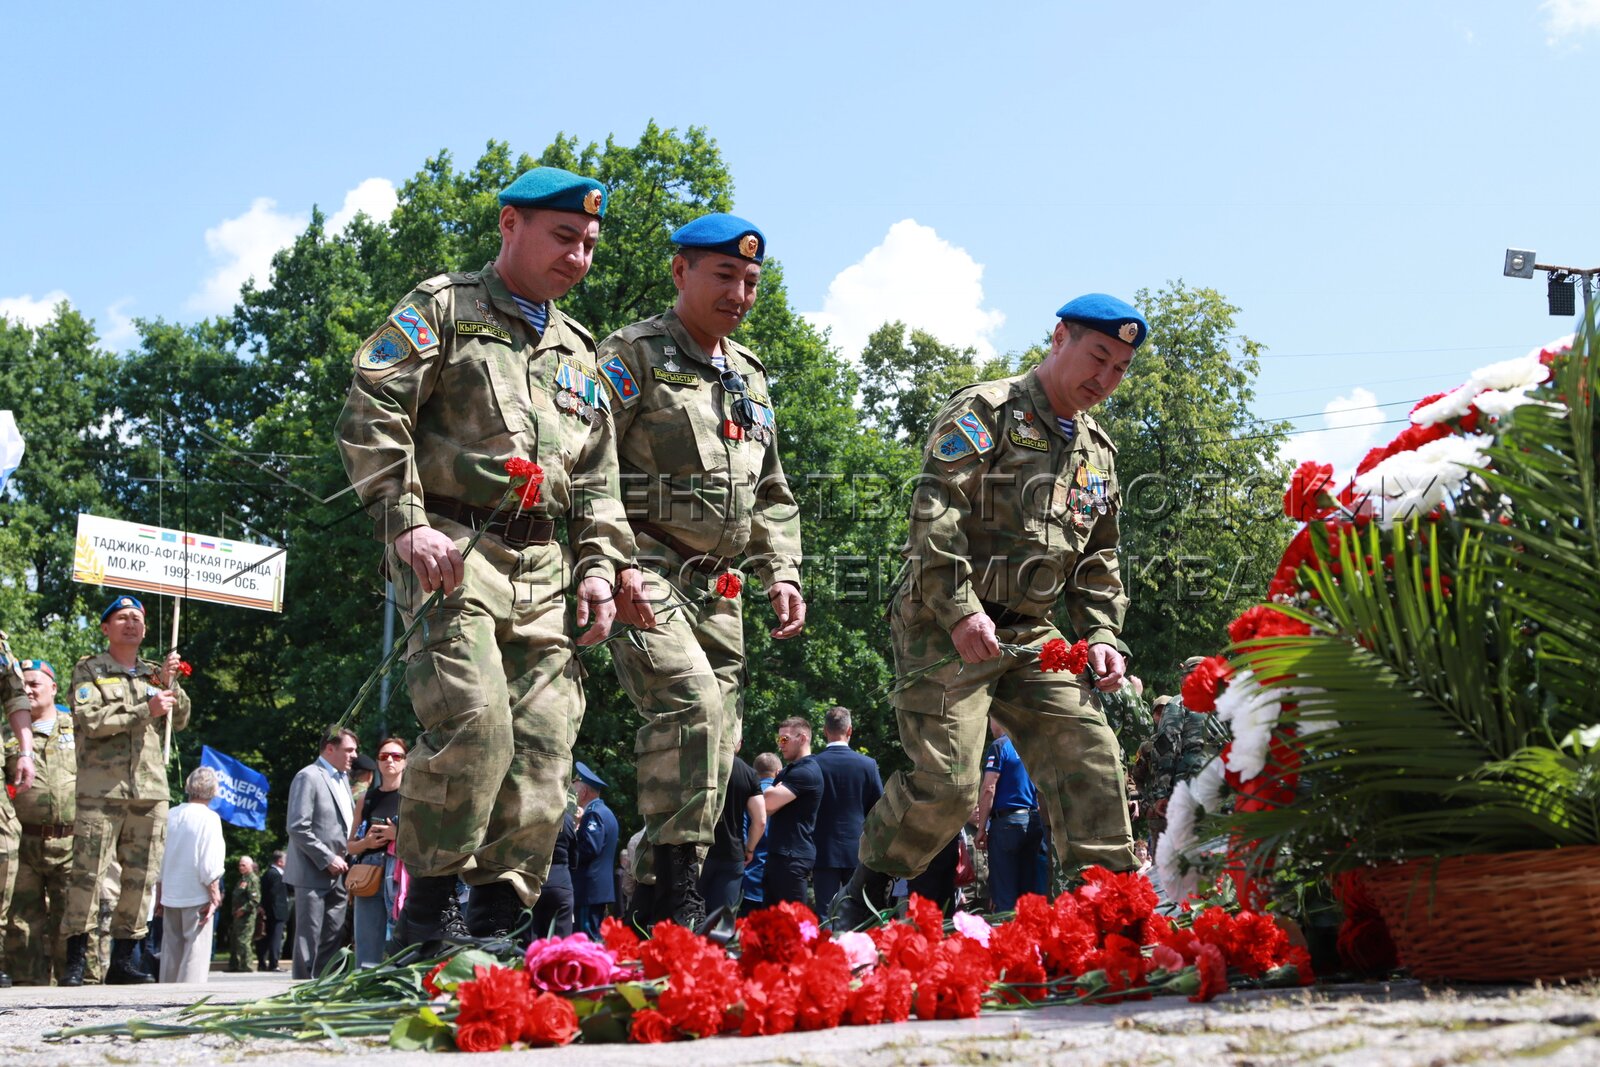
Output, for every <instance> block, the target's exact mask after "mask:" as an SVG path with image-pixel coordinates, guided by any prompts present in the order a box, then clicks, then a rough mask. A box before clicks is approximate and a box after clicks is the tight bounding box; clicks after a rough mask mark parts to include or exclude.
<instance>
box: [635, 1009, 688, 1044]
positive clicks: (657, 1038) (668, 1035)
mask: <svg viewBox="0 0 1600 1067" xmlns="http://www.w3.org/2000/svg"><path fill="white" fill-rule="evenodd" d="M676 1038H677V1035H676V1034H674V1033H673V1032H672V1023H671V1022H670V1021H669V1020H668V1019H667V1017H666V1016H665V1015H662V1014H661V1013H660V1012H659V1011H656V1010H655V1009H653V1008H643V1009H641V1010H639V1011H636V1012H634V1013H633V1025H632V1026H630V1027H629V1029H628V1040H630V1041H636V1042H638V1043H639V1044H641V1045H658V1044H660V1043H661V1042H663V1041H672V1040H675V1039H676Z"/></svg>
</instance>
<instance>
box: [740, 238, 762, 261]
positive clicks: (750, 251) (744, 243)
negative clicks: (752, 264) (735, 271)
mask: <svg viewBox="0 0 1600 1067" xmlns="http://www.w3.org/2000/svg"><path fill="white" fill-rule="evenodd" d="M759 251H761V241H760V239H759V238H757V237H756V235H755V234H753V233H747V234H745V235H744V236H743V237H741V238H739V254H740V255H741V256H743V257H744V258H746V259H755V258H756V253H757V252H759Z"/></svg>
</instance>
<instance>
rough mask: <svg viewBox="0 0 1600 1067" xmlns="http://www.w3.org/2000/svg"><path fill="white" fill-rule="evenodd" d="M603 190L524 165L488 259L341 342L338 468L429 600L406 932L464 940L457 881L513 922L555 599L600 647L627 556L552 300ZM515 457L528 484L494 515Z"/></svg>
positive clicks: (495, 927)
mask: <svg viewBox="0 0 1600 1067" xmlns="http://www.w3.org/2000/svg"><path fill="white" fill-rule="evenodd" d="M605 200H606V193H605V189H604V187H602V186H601V185H600V183H598V182H595V181H593V180H591V179H588V178H581V177H579V176H578V175H575V174H569V173H567V172H566V171H563V170H559V169H557V168H554V167H540V168H538V169H535V170H532V171H529V172H527V173H526V174H523V175H522V176H521V177H519V178H518V179H517V180H516V181H515V182H513V183H512V184H511V185H510V186H508V187H507V188H506V189H505V190H504V191H503V192H501V194H500V204H501V209H500V236H501V248H500V253H499V255H498V257H497V258H496V259H495V260H494V262H492V263H490V264H488V265H486V266H485V267H484V268H483V269H482V270H481V271H472V272H468V273H461V274H441V275H439V276H437V277H434V278H430V279H428V280H427V281H424V282H422V283H421V284H420V285H418V286H417V287H416V288H415V289H414V290H412V291H411V292H410V293H408V294H407V295H406V296H405V297H403V298H402V299H401V300H400V302H399V303H398V304H397V305H396V306H395V310H394V312H393V314H391V315H390V316H389V318H388V320H387V321H386V322H385V323H384V325H383V326H382V328H381V329H379V331H378V332H377V333H376V334H374V335H373V336H372V337H371V338H369V339H368V340H367V342H366V343H365V344H363V345H362V346H361V348H360V349H359V350H358V351H357V353H356V356H355V376H354V380H353V381H352V383H351V386H350V393H349V397H348V400H347V401H346V404H345V409H344V413H343V415H342V416H341V417H340V420H339V428H338V434H339V449H340V453H341V455H342V457H343V459H344V465H345V470H346V472H347V473H348V474H349V476H350V481H351V483H352V484H353V485H354V486H355V489H356V492H357V493H358V494H359V495H360V498H361V501H362V503H363V504H364V505H366V508H367V511H368V513H369V514H371V515H372V516H373V518H374V519H375V521H376V536H377V538H378V540H380V541H381V542H383V544H384V545H385V546H387V547H386V551H385V556H384V570H385V573H386V574H387V575H388V576H390V577H391V578H392V579H393V581H394V584H395V589H396V591H397V594H398V597H399V602H400V607H401V611H402V612H403V613H404V615H405V616H406V619H407V621H408V622H409V621H411V620H412V619H413V618H414V617H415V616H416V614H417V612H419V611H421V610H422V609H423V607H424V604H425V602H426V601H427V599H428V597H429V595H430V594H431V593H433V592H434V591H435V590H443V592H444V598H443V600H441V601H440V602H439V603H438V604H437V605H436V606H434V607H433V608H431V609H430V610H429V612H428V614H427V616H426V618H425V620H424V623H423V625H422V626H420V627H418V629H417V630H416V632H415V633H414V634H413V636H412V638H411V643H410V647H409V649H408V654H409V658H408V660H407V665H406V684H407V686H408V687H409V688H410V691H411V701H412V707H413V709H414V710H415V712H416V714H417V718H418V720H419V721H420V722H421V724H422V729H423V733H422V735H421V737H419V738H418V739H417V742H416V745H415V747H414V748H412V750H411V754H410V759H409V760H408V761H407V765H406V772H405V777H404V779H403V780H402V782H401V786H400V795H401V806H400V826H399V834H398V837H397V846H396V847H397V852H398V855H399V856H400V858H401V859H402V860H404V861H405V864H406V867H407V869H408V870H409V872H410V876H411V881H410V889H409V891H408V895H407V900H406V905H405V909H404V915H403V922H401V923H399V924H397V926H396V930H395V938H396V940H397V941H400V942H402V943H406V944H417V943H431V942H435V941H438V940H439V939H441V938H444V937H450V938H453V939H454V938H460V937H462V936H465V933H466V931H465V930H464V929H463V928H462V926H461V923H460V920H459V917H458V916H457V914H456V912H455V899H454V894H453V892H452V890H453V889H454V886H455V881H456V878H457V876H459V877H461V878H462V879H464V880H465V881H466V882H468V883H469V884H471V885H472V886H473V887H474V888H473V892H472V896H471V900H470V902H469V904H468V909H467V917H466V918H467V922H466V926H467V927H468V928H470V929H471V931H472V932H473V933H474V934H477V935H488V934H494V933H497V932H502V931H507V930H509V929H511V928H513V927H514V926H516V925H517V923H518V918H519V915H520V912H521V910H522V908H523V907H524V906H528V907H531V906H532V905H533V904H534V903H535V902H536V901H537V900H538V898H539V893H540V889H541V887H542V886H543V884H544V880H545V876H546V874H547V872H548V871H549V866H550V855H551V852H552V850H553V848H554V846H555V838H556V833H557V831H558V830H559V828H560V825H561V818H562V813H563V812H564V810H565V807H566V792H567V783H568V776H569V774H570V771H571V766H572V744H573V742H574V741H575V740H576V738H577V733H578V725H579V723H580V722H581V720H582V718H583V706H584V705H583V687H582V673H583V672H582V668H581V667H580V666H579V663H578V659H577V655H576V649H575V648H574V643H573V637H572V634H573V633H574V620H573V617H572V615H571V612H570V611H569V609H568V607H567V601H566V592H567V590H568V589H569V588H571V587H572V586H573V585H576V587H577V596H578V603H577V618H576V625H577V627H578V628H582V627H584V626H585V625H586V624H589V623H591V622H592V626H590V628H589V629H588V631H587V632H585V633H584V634H583V635H582V636H580V637H579V638H578V639H577V643H578V644H585V645H586V644H591V643H593V642H595V641H598V640H600V639H602V638H603V637H604V636H605V635H606V633H607V632H608V631H609V629H610V625H611V620H612V618H613V617H614V615H615V613H616V608H615V605H614V596H613V592H612V582H613V579H614V577H615V574H616V571H617V568H618V567H619V566H621V565H623V564H626V563H628V562H629V561H631V559H632V558H633V538H632V534H631V533H630V532H629V530H628V526H627V521H626V519H625V518H624V517H623V512H622V505H621V502H620V500H619V499H618V496H617V477H616V449H615V445H614V442H613V428H612V416H611V411H610V409H609V405H608V403H607V401H606V396H605V391H604V389H603V388H602V387H601V386H600V384H599V378H598V371H597V370H596V368H595V357H594V341H593V339H592V338H591V337H590V335H589V333H588V331H586V330H585V329H584V328H583V327H582V326H580V325H578V323H577V322H575V321H573V320H572V319H571V318H569V317H568V316H567V315H565V314H563V313H562V312H561V311H560V310H558V309H557V308H556V307H555V305H554V300H555V299H556V298H557V297H560V296H563V295H564V294H565V293H566V292H567V290H568V289H570V288H571V287H572V286H573V285H576V284H577V283H578V282H579V281H580V280H581V279H582V278H583V276H584V274H586V273H587V272H588V269H589V264H590V261H591V259H592V257H593V255H594V245H595V241H596V240H597V239H598V236H599V232H600V219H601V216H602V215H604V213H605ZM511 459H518V460H523V461H533V462H536V463H537V464H538V466H539V468H540V469H541V470H542V475H543V482H542V485H541V486H540V487H539V490H538V494H537V497H536V498H534V499H533V500H532V502H531V503H530V504H528V505H527V506H523V505H520V504H513V505H512V506H511V507H508V508H507V509H505V510H504V511H502V512H501V513H500V514H499V516H498V517H497V518H495V520H494V521H493V522H492V523H491V522H490V521H489V520H490V519H491V516H492V515H493V512H494V509H495V507H496V505H497V504H499V503H500V502H501V501H502V500H503V499H504V498H505V496H506V490H507V484H508V479H507V471H506V463H507V461H508V460H511ZM557 519H565V520H566V523H567V534H568V544H569V545H570V548H568V546H567V545H563V544H562V543H561V542H559V541H557V540H556V536H555V520H557ZM485 524H487V526H486V525H485ZM479 527H484V528H485V529H486V533H485V534H484V536H483V537H482V538H481V539H480V540H479V541H478V542H477V546H476V548H475V549H474V551H473V552H472V554H471V555H470V556H467V557H465V559H463V554H462V548H463V547H464V546H465V544H466V542H467V540H468V539H469V538H470V537H471V536H472V533H473V531H474V530H475V529H477V528H479Z"/></svg>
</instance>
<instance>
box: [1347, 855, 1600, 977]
mask: <svg viewBox="0 0 1600 1067" xmlns="http://www.w3.org/2000/svg"><path fill="white" fill-rule="evenodd" d="M1362 883H1363V885H1364V886H1365V887H1366V889H1367V891H1368V892H1369V893H1370V894H1371V895H1372V898H1373V900H1374V901H1375V902H1376V904H1377V905H1378V908H1379V910H1381V911H1382V912H1383V918H1384V921H1385V922H1386V923H1388V925H1389V932H1390V934H1392V935H1393V937H1394V943H1395V947H1396V948H1397V949H1398V950H1399V953H1400V962H1401V963H1402V964H1404V965H1405V966H1406V967H1408V968H1409V969H1410V970H1411V973H1412V974H1414V975H1416V976H1417V977H1419V978H1451V979H1458V980H1464V981H1470V982H1505V981H1534V980H1542V981H1555V980H1558V979H1578V978H1593V977H1597V976H1600V847H1583V848H1561V849H1543V850H1540V851H1538V852H1507V853H1503V854H1500V855H1481V856H1457V857H1453V858H1451V859H1444V860H1412V861H1409V862H1406V863H1396V864H1392V865H1389V866H1385V867H1378V868H1375V869H1371V870H1368V871H1366V872H1365V874H1364V877H1363V879H1362Z"/></svg>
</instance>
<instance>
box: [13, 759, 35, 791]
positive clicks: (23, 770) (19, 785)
mask: <svg viewBox="0 0 1600 1067" xmlns="http://www.w3.org/2000/svg"><path fill="white" fill-rule="evenodd" d="M16 759H17V776H16V777H15V778H13V779H12V780H11V784H12V786H14V787H15V788H14V789H13V791H12V796H15V795H16V794H17V793H26V792H27V791H28V790H30V789H32V788H33V773H34V770H33V764H34V758H33V753H32V752H23V753H19V754H18V755H17V757H16Z"/></svg>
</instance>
